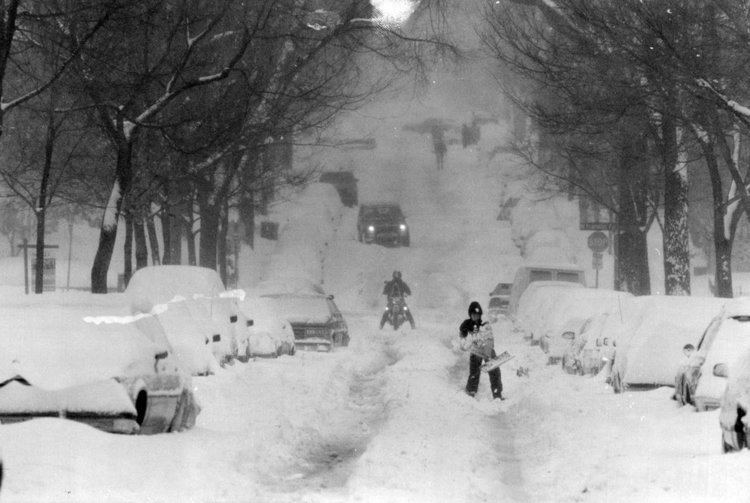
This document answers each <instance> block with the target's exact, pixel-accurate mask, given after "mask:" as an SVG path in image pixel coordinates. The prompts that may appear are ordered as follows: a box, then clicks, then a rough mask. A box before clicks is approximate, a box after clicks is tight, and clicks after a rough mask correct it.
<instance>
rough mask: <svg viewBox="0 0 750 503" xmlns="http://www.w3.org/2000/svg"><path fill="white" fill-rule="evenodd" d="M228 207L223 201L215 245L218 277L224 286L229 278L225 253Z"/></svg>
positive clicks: (227, 234)
mask: <svg viewBox="0 0 750 503" xmlns="http://www.w3.org/2000/svg"><path fill="white" fill-rule="evenodd" d="M228 207H229V204H228V202H227V201H224V204H223V207H222V212H221V216H220V217H219V220H220V223H221V226H220V227H219V237H218V240H217V243H216V248H217V255H218V258H219V275H220V276H221V281H222V283H224V285H228V284H229V283H227V280H228V279H229V276H228V274H227V253H228V247H227V237H228V236H229V232H228V228H229V211H228Z"/></svg>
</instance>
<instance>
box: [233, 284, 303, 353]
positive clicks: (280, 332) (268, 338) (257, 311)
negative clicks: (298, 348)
mask: <svg viewBox="0 0 750 503" xmlns="http://www.w3.org/2000/svg"><path fill="white" fill-rule="evenodd" d="M278 303H279V300H278V299H277V298H275V297H251V296H246V297H245V298H244V299H243V300H242V301H240V310H241V311H242V312H243V314H244V315H245V318H247V320H248V321H247V325H248V327H247V328H248V332H249V341H248V351H247V354H248V356H249V357H251V358H254V357H276V356H281V355H293V354H294V352H295V346H294V332H293V331H292V325H291V324H290V323H289V322H288V321H287V320H286V319H285V318H284V316H282V315H281V313H280V306H279V305H278Z"/></svg>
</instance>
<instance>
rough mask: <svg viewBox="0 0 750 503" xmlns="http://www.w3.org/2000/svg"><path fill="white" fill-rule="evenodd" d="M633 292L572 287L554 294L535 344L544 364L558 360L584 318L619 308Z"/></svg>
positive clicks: (554, 362) (578, 329)
mask: <svg viewBox="0 0 750 503" xmlns="http://www.w3.org/2000/svg"><path fill="white" fill-rule="evenodd" d="M632 296H633V295H632V294H630V293H628V292H618V291H616V290H607V289H604V288H576V289H572V290H570V291H566V292H564V294H563V295H558V296H557V297H556V298H555V300H554V302H553V303H552V305H551V306H550V310H549V313H548V314H547V316H546V322H545V326H544V328H543V329H542V334H541V337H540V340H539V345H540V347H541V349H542V351H544V352H545V353H546V354H547V357H548V363H549V364H556V363H558V362H560V360H562V357H563V354H564V353H565V351H566V349H567V348H568V346H570V344H571V342H572V341H573V339H574V338H575V335H576V333H577V332H579V331H580V329H581V327H582V325H583V323H584V322H585V321H586V319H587V318H589V317H591V316H594V315H596V314H601V313H607V312H616V311H619V310H620V306H621V305H622V302H623V300H625V299H627V298H631V297H632Z"/></svg>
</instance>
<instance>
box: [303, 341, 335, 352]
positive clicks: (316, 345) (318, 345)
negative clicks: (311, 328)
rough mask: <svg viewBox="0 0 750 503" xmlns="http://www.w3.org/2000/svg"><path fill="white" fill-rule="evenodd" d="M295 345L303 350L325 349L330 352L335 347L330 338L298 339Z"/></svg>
mask: <svg viewBox="0 0 750 503" xmlns="http://www.w3.org/2000/svg"><path fill="white" fill-rule="evenodd" d="M294 346H295V347H296V348H298V349H301V350H303V351H325V352H329V351H331V350H332V349H333V343H332V342H331V341H328V340H324V339H318V340H312V339H302V340H300V339H298V340H296V341H294Z"/></svg>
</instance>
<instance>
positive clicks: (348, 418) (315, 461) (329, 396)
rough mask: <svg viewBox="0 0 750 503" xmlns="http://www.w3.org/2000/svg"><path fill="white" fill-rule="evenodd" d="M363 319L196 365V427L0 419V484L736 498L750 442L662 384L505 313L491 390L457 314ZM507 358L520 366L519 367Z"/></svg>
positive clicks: (325, 494)
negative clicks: (570, 367) (512, 322)
mask: <svg viewBox="0 0 750 503" xmlns="http://www.w3.org/2000/svg"><path fill="white" fill-rule="evenodd" d="M460 316H461V313H455V317H454V319H446V318H447V317H446V315H445V314H443V313H438V312H423V313H420V315H419V318H418V320H419V321H420V327H419V328H417V329H416V330H414V331H412V330H410V329H408V328H405V329H401V330H400V331H398V332H393V331H391V330H383V331H380V330H378V329H377V318H376V317H375V316H352V317H350V319H351V321H350V326H351V332H352V343H351V345H350V347H349V348H345V349H341V350H339V351H336V352H334V353H332V354H325V353H305V352H300V353H299V354H298V355H296V356H294V357H282V358H280V359H277V360H257V361H251V362H248V363H247V364H243V363H237V364H235V365H234V366H233V367H229V368H227V369H225V370H223V371H221V372H220V373H218V374H217V375H215V376H208V377H205V378H199V379H196V381H195V382H194V384H195V386H196V388H197V392H198V396H199V398H200V400H201V403H202V405H203V411H202V413H201V415H200V416H199V420H198V425H197V427H196V428H195V429H194V430H192V431H188V432H184V433H177V434H167V435H157V436H154V437H138V436H136V437H131V436H116V435H109V434H105V433H101V432H99V431H97V430H94V429H92V428H89V427H87V426H83V425H80V424H77V423H73V422H68V421H64V420H59V419H42V420H35V421H32V422H27V423H21V424H16V425H7V426H3V427H2V428H0V441H2V445H3V455H4V461H5V470H6V484H5V485H4V486H3V501H5V502H14V501H19V502H21V501H101V500H102V499H106V500H107V501H279V502H283V501H424V502H429V501H457V502H461V501H466V502H469V501H497V500H498V499H501V500H502V501H633V500H634V499H637V500H639V501H744V500H746V499H747V497H748V496H750V491H748V489H747V487H748V486H747V482H748V475H747V470H745V469H744V468H743V466H747V463H749V462H750V455H749V454H750V453H746V452H745V453H740V454H736V455H732V456H726V455H722V454H721V453H720V443H719V429H718V419H717V413H716V412H709V413H700V414H698V413H695V412H693V411H692V410H689V409H688V408H677V406H676V404H675V402H673V401H671V400H669V394H670V393H671V389H668V388H662V389H657V390H654V391H649V392H629V393H625V394H621V395H615V394H613V393H612V391H611V389H610V388H609V386H607V385H605V384H604V383H603V382H601V380H600V379H598V378H585V377H578V376H569V375H567V374H564V373H562V372H561V371H560V369H559V367H548V366H545V365H544V358H543V357H542V354H541V352H540V351H539V348H538V347H531V346H528V344H527V343H526V342H525V341H523V340H522V338H521V337H520V335H519V334H517V333H513V332H512V331H511V330H510V329H509V326H508V325H507V324H502V323H501V324H498V325H496V327H495V336H496V345H497V347H499V348H502V349H508V350H510V352H511V353H513V354H514V355H515V359H513V360H511V361H510V362H508V363H507V364H505V365H504V366H503V367H502V369H503V372H502V373H503V384H504V387H505V395H506V396H507V399H506V400H505V401H502V402H500V401H491V398H490V396H491V395H490V392H489V389H488V388H487V379H486V375H485V376H483V377H482V381H481V384H480V389H479V393H478V394H477V398H470V397H468V396H467V395H465V394H464V393H463V385H464V383H465V378H466V372H467V363H466V355H465V354H464V353H462V352H460V351H458V350H456V349H454V347H453V346H452V343H453V342H454V340H455V326H454V325H456V320H457V319H458V317H460ZM521 367H525V368H527V369H528V375H517V372H516V371H517V370H518V369H519V368H521Z"/></svg>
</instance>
